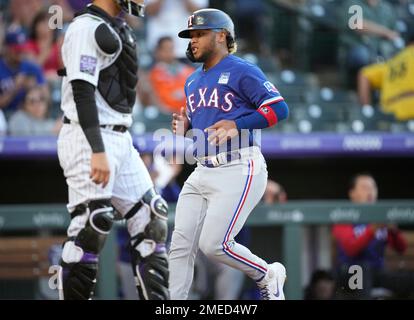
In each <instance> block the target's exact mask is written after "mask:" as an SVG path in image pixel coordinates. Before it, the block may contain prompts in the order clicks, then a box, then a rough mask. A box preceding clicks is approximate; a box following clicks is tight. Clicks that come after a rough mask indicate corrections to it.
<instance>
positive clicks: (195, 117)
mask: <svg viewBox="0 0 414 320" xmlns="http://www.w3.org/2000/svg"><path fill="white" fill-rule="evenodd" d="M179 37H181V38H189V39H191V40H190V43H189V46H188V50H187V56H188V58H189V59H190V60H191V61H193V62H201V63H203V65H202V67H200V68H199V69H198V70H196V71H195V72H194V73H193V74H192V75H191V76H190V77H189V78H188V79H187V82H186V84H185V88H184V90H185V94H186V97H187V107H186V110H184V108H182V110H181V113H180V114H174V115H173V120H172V129H173V132H174V133H176V134H183V133H184V132H186V131H187V130H189V129H192V131H193V132H195V134H194V136H196V137H197V138H196V139H194V143H195V157H196V159H197V160H198V163H197V167H196V169H195V170H194V172H193V173H192V174H191V175H190V177H189V178H188V180H187V181H186V182H185V185H184V187H183V189H182V192H181V194H180V197H179V200H178V203H177V209H176V217H175V228H174V232H173V235H172V244H171V250H170V254H169V260H170V293H171V298H172V299H186V298H187V297H188V291H189V288H190V285H191V282H192V279H193V272H194V270H193V267H194V259H195V257H196V253H197V250H198V248H199V247H200V249H201V250H202V252H203V253H204V254H205V255H206V256H207V257H209V258H210V259H214V260H215V261H219V262H222V263H225V264H227V265H229V266H231V267H233V268H237V269H239V270H241V271H243V272H244V273H245V274H246V275H248V276H249V277H250V278H252V279H254V280H255V281H256V282H257V285H258V287H259V289H260V292H261V295H262V298H263V299H265V300H283V299H284V293H283V285H284V281H285V278H286V270H285V268H284V266H283V265H282V264H280V263H278V262H275V263H272V264H267V263H266V262H265V261H264V260H263V259H261V258H260V257H258V256H256V255H254V254H253V253H252V252H251V251H250V250H249V249H248V248H246V247H244V246H242V245H240V244H238V243H236V242H235V241H234V237H235V236H236V235H237V234H238V232H239V231H240V229H241V228H242V226H243V225H244V223H245V221H246V219H247V217H248V216H249V214H250V212H251V211H252V210H253V208H254V207H255V206H256V204H257V203H258V202H259V200H260V199H261V197H262V195H263V193H264V190H265V187H266V181H267V168H266V163H265V160H264V158H263V155H262V154H261V152H260V149H259V147H258V142H257V141H256V139H255V136H254V129H263V128H266V127H270V126H273V125H275V124H276V123H277V122H278V121H281V120H283V119H285V118H287V116H288V106H287V105H286V103H285V102H284V100H283V98H282V97H281V96H280V94H279V92H278V91H277V89H276V88H275V86H274V85H273V84H272V83H270V82H269V81H268V80H267V79H266V77H265V75H264V74H263V72H262V71H261V70H260V69H259V68H258V67H256V66H254V65H252V64H250V63H248V62H247V61H245V60H243V59H240V58H237V57H235V56H234V55H232V53H234V52H235V51H236V43H235V32H234V25H233V22H232V20H231V18H230V17H229V16H228V15H227V14H226V13H224V12H222V11H220V10H215V9H203V10H199V11H196V12H194V13H193V14H192V15H191V16H190V17H189V19H188V29H186V30H183V31H182V32H180V33H179ZM197 130H198V131H197ZM197 132H198V133H197ZM200 132H202V136H201V138H200V134H199V133H200ZM246 133H247V134H246ZM200 140H202V141H200ZM200 142H202V143H200ZM204 146H205V147H204ZM221 150H224V151H221ZM206 154H207V156H205V155H206Z"/></svg>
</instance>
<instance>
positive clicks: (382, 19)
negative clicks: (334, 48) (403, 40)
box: [339, 0, 400, 87]
mask: <svg viewBox="0 0 414 320" xmlns="http://www.w3.org/2000/svg"><path fill="white" fill-rule="evenodd" d="M353 5H358V6H360V7H361V9H362V13H363V16H362V18H363V20H362V21H363V23H362V29H358V28H355V29H351V28H350V26H349V22H350V20H351V17H352V15H351V14H350V13H349V8H350V7H351V6H353ZM339 19H340V29H341V30H342V34H341V36H340V45H341V48H342V51H343V52H344V57H343V58H344V60H345V61H344V64H345V67H346V70H347V72H348V80H349V85H351V86H352V87H354V86H355V78H356V73H357V72H358V70H359V69H360V68H361V67H363V66H366V65H367V64H370V63H373V62H376V61H377V59H378V57H379V56H380V57H383V58H389V57H390V56H391V55H392V54H393V53H394V52H395V46H394V43H395V42H396V41H398V40H399V39H400V36H399V34H398V33H397V32H396V31H395V30H396V14H395V10H394V8H393V7H392V5H391V4H389V3H387V2H386V1H383V0H347V1H345V2H344V3H343V5H342V6H340V7H339Z"/></svg>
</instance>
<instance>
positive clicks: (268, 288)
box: [257, 262, 286, 300]
mask: <svg viewBox="0 0 414 320" xmlns="http://www.w3.org/2000/svg"><path fill="white" fill-rule="evenodd" d="M285 280H286V269H285V267H284V266H283V265H282V264H281V263H279V262H275V263H272V264H270V265H269V267H268V270H267V273H266V275H265V277H264V278H263V279H262V280H260V281H258V282H257V286H258V287H259V289H260V295H261V297H262V300H285V294H284V293H283V285H284V284H285Z"/></svg>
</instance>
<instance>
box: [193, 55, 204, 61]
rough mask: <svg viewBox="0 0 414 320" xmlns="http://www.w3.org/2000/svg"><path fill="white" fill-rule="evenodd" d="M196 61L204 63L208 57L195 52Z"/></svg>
mask: <svg viewBox="0 0 414 320" xmlns="http://www.w3.org/2000/svg"><path fill="white" fill-rule="evenodd" d="M193 57H194V62H198V63H203V62H205V61H206V57H205V56H203V55H200V54H193Z"/></svg>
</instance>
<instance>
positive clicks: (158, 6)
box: [145, 0, 208, 62]
mask: <svg viewBox="0 0 414 320" xmlns="http://www.w3.org/2000/svg"><path fill="white" fill-rule="evenodd" d="M146 4H147V6H146V9H145V14H146V16H147V18H148V24H147V45H148V49H149V50H150V51H153V50H154V49H155V46H156V45H157V41H158V39H159V38H161V37H165V36H170V37H171V38H172V39H174V44H175V45H174V47H175V56H176V57H177V58H179V59H183V61H184V62H187V57H186V55H185V52H186V50H187V46H188V40H186V39H181V38H179V37H178V36H177V35H178V32H180V31H181V30H182V29H184V28H185V27H186V26H187V20H188V17H189V16H190V14H191V13H193V12H194V11H196V10H198V9H201V8H205V7H207V6H208V0H147V1H146Z"/></svg>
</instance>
